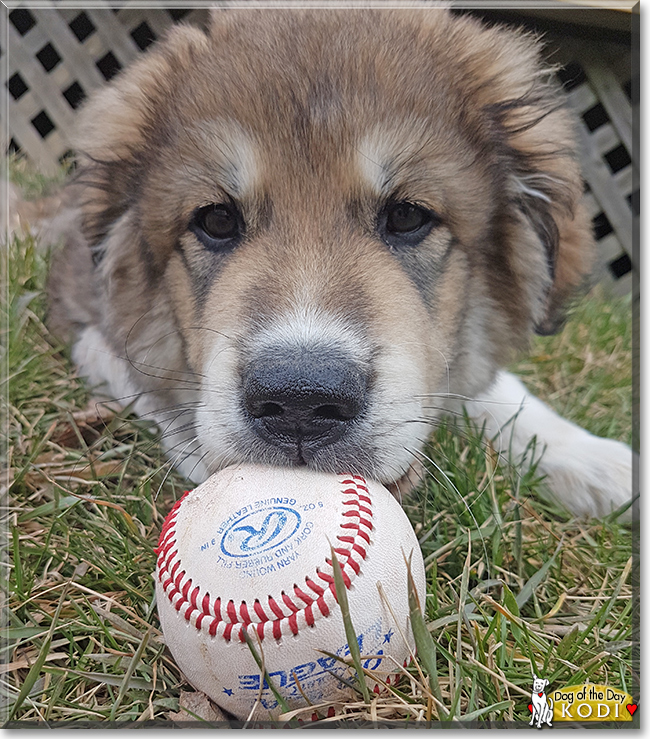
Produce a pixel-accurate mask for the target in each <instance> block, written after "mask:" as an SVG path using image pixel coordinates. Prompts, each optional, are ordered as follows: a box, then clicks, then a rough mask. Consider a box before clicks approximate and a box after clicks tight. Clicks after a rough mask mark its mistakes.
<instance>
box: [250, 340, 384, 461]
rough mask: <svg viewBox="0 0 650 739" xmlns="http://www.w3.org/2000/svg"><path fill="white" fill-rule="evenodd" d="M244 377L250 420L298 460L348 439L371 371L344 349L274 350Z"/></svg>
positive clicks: (264, 436) (261, 433)
mask: <svg viewBox="0 0 650 739" xmlns="http://www.w3.org/2000/svg"><path fill="white" fill-rule="evenodd" d="M242 379H243V400H244V407H245V410H246V413H247V415H248V418H249V422H250V424H251V425H252V427H253V428H254V430H255V432H256V433H257V435H258V436H259V437H260V438H261V439H263V440H264V441H265V442H267V443H268V444H270V445H272V446H273V447H276V448H279V449H280V450H281V451H282V452H283V453H284V454H285V455H287V457H288V458H289V460H290V461H291V462H292V463H294V464H306V463H308V462H309V461H310V460H311V459H312V458H313V456H314V455H315V454H317V453H318V452H320V451H321V450H322V449H323V448H324V447H327V446H329V445H331V444H334V443H335V442H337V441H340V440H341V439H343V437H344V436H345V435H346V434H348V433H349V432H350V430H351V429H352V428H353V427H354V425H355V424H357V423H358V422H359V420H360V419H361V418H362V416H363V413H364V410H365V408H366V405H367V395H368V384H369V378H368V375H367V373H366V372H365V371H364V370H363V369H361V368H360V367H359V366H358V365H357V364H355V363H353V362H351V361H350V360H349V359H347V358H345V357H343V356H341V355H340V354H339V353H338V352H332V351H327V350H323V351H302V352H300V351H292V352H289V351H287V350H284V351H281V352H280V351H277V352H268V353H267V354H266V355H265V356H264V357H262V358H259V359H257V360H255V361H253V362H252V363H251V364H249V365H248V366H247V367H246V369H245V371H244V372H243V373H242Z"/></svg>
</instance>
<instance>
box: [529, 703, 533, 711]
mask: <svg viewBox="0 0 650 739" xmlns="http://www.w3.org/2000/svg"><path fill="white" fill-rule="evenodd" d="M528 710H529V711H530V712H531V713H532V712H533V704H532V703H529V704H528Z"/></svg>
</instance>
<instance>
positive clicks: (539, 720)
mask: <svg viewBox="0 0 650 739" xmlns="http://www.w3.org/2000/svg"><path fill="white" fill-rule="evenodd" d="M548 684H549V683H548V680H546V679H545V678H541V677H537V675H533V692H532V693H531V696H530V698H531V703H530V705H529V706H528V708H529V709H530V711H531V713H532V714H533V715H532V717H531V719H530V724H529V726H532V725H533V724H535V725H536V726H537V728H538V729H541V728H542V724H548V725H549V726H553V723H552V720H553V701H552V700H550V699H549V698H547V697H546V686H547V685H548Z"/></svg>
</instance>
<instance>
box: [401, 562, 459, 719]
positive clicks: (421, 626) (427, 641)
mask: <svg viewBox="0 0 650 739" xmlns="http://www.w3.org/2000/svg"><path fill="white" fill-rule="evenodd" d="M406 576H407V578H408V599H409V614H410V616H411V630H412V631H413V639H414V640H415V648H416V650H417V655H418V661H419V662H420V664H421V665H422V666H423V667H424V671H425V672H426V673H427V675H428V676H429V687H430V689H431V692H432V693H433V695H434V696H435V697H436V699H437V700H438V702H439V704H438V707H439V709H440V710H441V712H442V713H443V715H444V717H445V718H448V717H449V712H448V711H447V709H446V708H445V707H444V703H443V700H442V692H441V691H440V685H439V684H438V668H437V665H436V644H435V642H434V640H433V637H432V636H431V634H430V633H429V629H428V628H427V625H426V624H425V622H424V616H423V615H422V608H421V607H420V598H419V596H418V591H417V588H416V587H415V581H414V580H413V574H412V572H411V558H410V557H409V559H408V560H407V562H406Z"/></svg>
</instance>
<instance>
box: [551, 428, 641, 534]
mask: <svg viewBox="0 0 650 739" xmlns="http://www.w3.org/2000/svg"><path fill="white" fill-rule="evenodd" d="M571 437H572V438H570V439H567V438H565V439H562V440H561V441H559V440H555V441H553V442H551V443H549V444H548V446H547V447H546V449H545V452H544V454H543V456H542V458H541V461H540V463H539V468H538V469H539V471H540V472H542V473H543V474H545V475H546V482H547V484H548V487H549V488H550V493H551V495H552V496H553V498H555V499H556V500H557V501H558V502H559V503H560V504H561V505H562V506H563V507H564V508H567V509H568V510H569V511H571V512H572V513H573V514H575V515H576V516H591V517H602V516H606V515H608V514H610V513H612V512H613V511H615V510H617V509H618V508H621V507H622V506H624V505H626V504H628V503H629V502H630V501H631V500H632V464H633V458H634V453H633V452H632V450H631V449H630V447H629V446H627V445H626V444H623V443H622V442H620V441H614V440H612V439H601V438H599V437H597V436H592V435H591V434H589V433H587V432H586V431H583V430H582V429H577V430H576V433H575V434H572V435H571ZM631 516H632V510H631V506H630V507H628V509H627V510H626V511H625V513H624V514H622V515H621V517H620V520H621V521H629V520H631Z"/></svg>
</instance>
